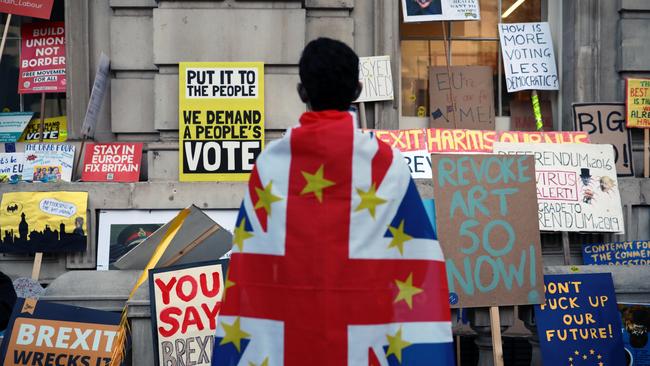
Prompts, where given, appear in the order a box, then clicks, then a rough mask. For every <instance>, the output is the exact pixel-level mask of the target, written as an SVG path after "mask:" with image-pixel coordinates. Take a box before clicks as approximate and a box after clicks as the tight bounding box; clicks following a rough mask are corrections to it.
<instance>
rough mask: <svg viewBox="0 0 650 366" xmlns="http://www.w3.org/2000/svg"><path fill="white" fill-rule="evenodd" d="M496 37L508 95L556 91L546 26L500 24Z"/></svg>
mask: <svg viewBox="0 0 650 366" xmlns="http://www.w3.org/2000/svg"><path fill="white" fill-rule="evenodd" d="M499 37H500V39H501V55H502V56H503V67H504V69H505V71H506V85H507V87H508V92H509V93H512V92H516V91H520V90H558V89H559V88H560V81H559V79H558V76H557V67H556V65H555V54H554V52H553V40H552V39H551V30H550V28H549V25H548V23H512V24H505V23H501V24H499Z"/></svg>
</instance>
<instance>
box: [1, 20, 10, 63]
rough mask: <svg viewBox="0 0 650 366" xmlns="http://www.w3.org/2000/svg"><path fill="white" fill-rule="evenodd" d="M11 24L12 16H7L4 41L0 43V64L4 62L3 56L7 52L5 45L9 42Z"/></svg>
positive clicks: (3, 34)
mask: <svg viewBox="0 0 650 366" xmlns="http://www.w3.org/2000/svg"><path fill="white" fill-rule="evenodd" d="M10 24H11V14H7V22H6V23H5V30H4V32H2V41H0V62H1V61H2V54H3V53H4V51H5V43H6V42H7V34H8V33H9V25H10Z"/></svg>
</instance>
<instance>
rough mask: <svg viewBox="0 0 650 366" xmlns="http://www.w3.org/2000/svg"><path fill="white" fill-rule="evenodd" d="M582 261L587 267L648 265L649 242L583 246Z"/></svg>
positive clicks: (649, 258) (649, 259)
mask: <svg viewBox="0 0 650 366" xmlns="http://www.w3.org/2000/svg"><path fill="white" fill-rule="evenodd" d="M582 260H583V262H584V264H588V265H593V264H606V265H608V264H613V265H629V264H631V265H649V264H650V241H647V240H644V241H640V240H638V241H622V242H616V243H599V244H583V245H582ZM648 320H649V321H650V319H648Z"/></svg>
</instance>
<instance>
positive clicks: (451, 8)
mask: <svg viewBox="0 0 650 366" xmlns="http://www.w3.org/2000/svg"><path fill="white" fill-rule="evenodd" d="M402 14H404V22H406V23H408V22H427V21H439V20H480V19H481V12H480V7H479V1H478V0H433V1H432V0H402Z"/></svg>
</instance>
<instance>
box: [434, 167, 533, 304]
mask: <svg viewBox="0 0 650 366" xmlns="http://www.w3.org/2000/svg"><path fill="white" fill-rule="evenodd" d="M431 159H432V161H433V169H432V171H433V190H434V197H435V201H436V202H435V206H436V218H437V224H438V225H437V230H438V239H439V241H440V245H441V246H442V250H443V252H444V254H445V259H446V264H447V280H448V284H449V293H450V295H449V298H450V303H451V305H452V307H462V308H471V307H481V306H501V305H522V304H539V303H540V302H541V301H543V299H544V298H543V291H544V290H543V287H542V286H543V284H542V263H541V261H542V252H541V247H540V237H539V230H538V227H537V214H536V212H535V204H536V203H535V199H534V197H535V176H534V174H535V169H534V162H533V158H532V157H530V156H496V155H433V156H432V157H431Z"/></svg>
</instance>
